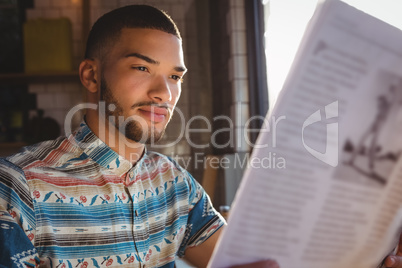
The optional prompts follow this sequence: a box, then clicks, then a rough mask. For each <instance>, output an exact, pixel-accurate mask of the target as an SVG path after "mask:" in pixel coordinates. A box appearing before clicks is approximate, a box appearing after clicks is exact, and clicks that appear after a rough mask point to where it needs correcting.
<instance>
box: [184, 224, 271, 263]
mask: <svg viewBox="0 0 402 268" xmlns="http://www.w3.org/2000/svg"><path fill="white" fill-rule="evenodd" d="M223 228H225V227H224V226H223V227H221V228H220V229H219V230H217V231H216V232H215V233H214V234H213V235H211V236H210V237H209V238H208V239H207V240H206V241H204V242H203V243H202V244H200V245H198V246H196V247H191V248H188V249H187V250H186V255H185V256H186V259H187V260H188V261H189V262H191V263H192V264H193V265H195V266H197V267H207V265H208V262H209V259H210V258H211V256H212V252H213V250H214V247H215V245H216V242H217V241H218V238H219V236H220V234H221V233H222V231H223ZM247 267H253V268H279V265H278V263H276V262H275V261H273V260H266V261H261V262H256V263H251V264H245V265H239V266H234V267H233V268H247Z"/></svg>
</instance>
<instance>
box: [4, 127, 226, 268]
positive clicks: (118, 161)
mask: <svg viewBox="0 0 402 268" xmlns="http://www.w3.org/2000/svg"><path fill="white" fill-rule="evenodd" d="M223 224H224V220H223V219H222V217H221V216H220V215H219V214H218V213H217V212H216V211H215V210H214V208H213V207H212V205H211V202H210V200H209V197H208V196H207V194H206V193H205V192H204V190H203V189H202V187H201V186H200V185H199V184H198V183H197V182H196V181H195V180H194V178H193V177H192V176H191V175H190V174H189V173H188V172H187V171H186V170H184V169H183V168H181V167H180V166H178V165H177V164H176V163H175V162H174V161H173V160H171V159H170V158H168V157H166V156H163V155H161V154H158V153H151V152H146V153H145V154H144V155H143V157H142V158H141V159H140V160H139V161H138V162H137V163H136V164H135V166H133V165H132V164H131V163H130V162H129V161H128V160H126V159H125V158H123V157H122V156H120V155H118V154H117V153H116V152H114V151H113V150H112V149H110V148H109V147H108V146H107V145H106V144H105V143H103V142H102V141H101V140H100V139H99V138H98V137H96V135H95V134H94V133H93V132H92V131H91V130H90V129H89V127H88V126H87V125H86V124H85V123H82V124H81V126H80V128H79V129H78V130H77V131H76V132H75V133H74V134H72V135H70V137H68V138H65V137H64V138H63V137H61V138H58V139H56V140H54V141H47V142H43V143H40V144H37V145H33V146H28V147H26V148H24V149H23V150H22V151H21V152H20V153H18V154H16V155H13V156H10V157H8V158H5V159H1V158H0V253H1V254H0V267H3V266H2V265H4V266H5V267H35V266H38V265H39V266H40V267H58V268H64V267H116V266H120V267H174V260H175V256H176V255H178V256H179V257H180V256H182V255H183V254H184V251H185V249H186V248H188V247H193V246H196V245H198V244H200V243H202V242H203V241H205V240H206V239H207V238H208V237H210V236H211V235H212V234H213V233H214V232H215V231H216V230H217V229H219V228H220V227H221V226H222V225H223Z"/></svg>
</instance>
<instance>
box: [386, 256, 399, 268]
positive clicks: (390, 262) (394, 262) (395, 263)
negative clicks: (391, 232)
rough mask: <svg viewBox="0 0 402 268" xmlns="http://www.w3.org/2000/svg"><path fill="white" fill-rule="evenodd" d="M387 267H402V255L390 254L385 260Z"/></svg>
mask: <svg viewBox="0 0 402 268" xmlns="http://www.w3.org/2000/svg"><path fill="white" fill-rule="evenodd" d="M384 265H385V267H387V268H402V257H398V256H388V257H387V258H386V259H385V262H384Z"/></svg>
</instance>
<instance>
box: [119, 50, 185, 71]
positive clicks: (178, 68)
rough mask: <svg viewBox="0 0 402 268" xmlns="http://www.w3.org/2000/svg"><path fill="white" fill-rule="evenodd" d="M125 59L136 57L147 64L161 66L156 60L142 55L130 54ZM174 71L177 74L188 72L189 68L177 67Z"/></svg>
mask: <svg viewBox="0 0 402 268" xmlns="http://www.w3.org/2000/svg"><path fill="white" fill-rule="evenodd" d="M125 57H126V58H129V57H135V58H139V59H142V60H144V61H146V62H148V63H151V64H156V65H159V64H160V62H159V61H156V60H154V59H151V58H150V57H147V56H145V55H142V54H140V53H130V54H127V55H126V56H125ZM174 70H175V71H176V72H187V68H186V67H182V66H176V67H174Z"/></svg>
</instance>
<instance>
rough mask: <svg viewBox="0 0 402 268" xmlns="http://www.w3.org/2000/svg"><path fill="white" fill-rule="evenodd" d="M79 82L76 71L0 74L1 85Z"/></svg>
mask: <svg viewBox="0 0 402 268" xmlns="http://www.w3.org/2000/svg"><path fill="white" fill-rule="evenodd" d="M68 82H71V83H73V82H74V83H79V82H80V78H79V76H78V72H77V71H71V72H55V73H32V74H27V73H9V74H0V84H2V85H23V84H44V83H68Z"/></svg>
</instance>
